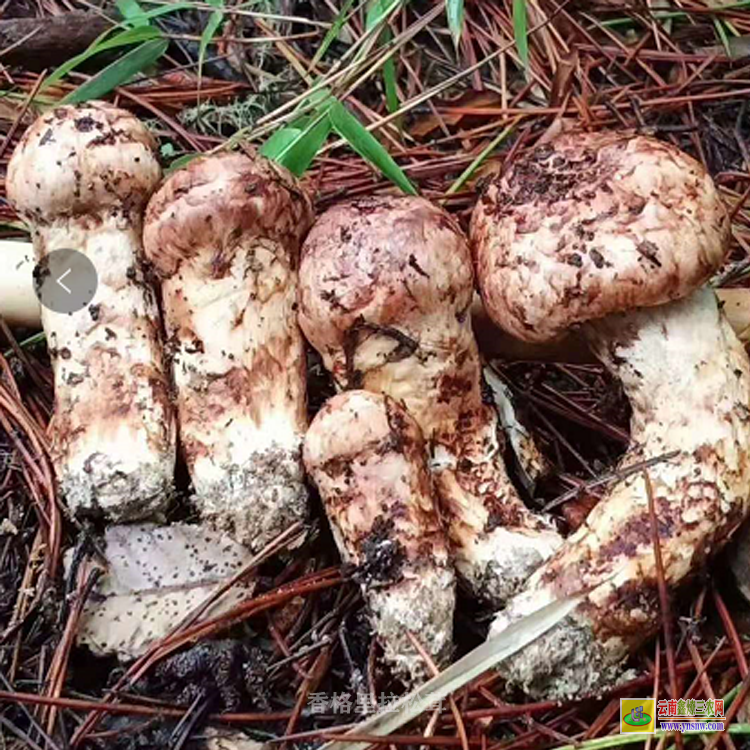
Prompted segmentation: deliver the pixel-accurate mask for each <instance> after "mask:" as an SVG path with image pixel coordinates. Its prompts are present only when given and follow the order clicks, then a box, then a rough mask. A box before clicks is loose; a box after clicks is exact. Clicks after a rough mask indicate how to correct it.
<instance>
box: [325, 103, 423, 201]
mask: <svg viewBox="0 0 750 750" xmlns="http://www.w3.org/2000/svg"><path fill="white" fill-rule="evenodd" d="M329 116H330V118H331V124H332V125H333V129H334V130H335V131H336V132H337V133H338V134H339V135H340V136H341V137H342V138H343V139H344V140H345V141H346V142H347V143H348V144H349V145H350V146H351V147H352V148H353V149H354V150H355V151H356V152H357V153H358V154H359V155H360V156H361V157H362V158H363V159H365V160H366V161H368V162H370V164H372V165H373V166H374V167H375V168H376V169H378V170H380V172H381V173H382V174H383V175H384V176H385V177H387V178H388V179H389V180H390V181H391V182H393V183H394V184H395V185H398V186H399V187H400V188H401V189H402V190H403V191H404V192H405V193H408V194H409V195H417V190H416V188H415V187H414V185H412V183H411V182H410V181H409V178H408V177H407V176H406V175H405V174H404V173H403V172H402V171H401V167H399V166H398V164H396V162H395V161H394V160H393V158H392V157H391V155H390V154H389V153H388V152H387V151H386V150H385V148H383V146H382V145H381V144H380V142H379V141H378V140H377V138H375V136H373V135H372V133H370V132H369V131H368V130H367V129H366V128H365V127H364V125H362V123H361V122H360V121H359V120H358V119H357V118H356V117H355V116H354V115H353V114H351V113H350V112H349V111H348V110H347V109H346V107H344V105H343V104H341V102H334V103H333V104H332V105H331V108H330V110H329Z"/></svg>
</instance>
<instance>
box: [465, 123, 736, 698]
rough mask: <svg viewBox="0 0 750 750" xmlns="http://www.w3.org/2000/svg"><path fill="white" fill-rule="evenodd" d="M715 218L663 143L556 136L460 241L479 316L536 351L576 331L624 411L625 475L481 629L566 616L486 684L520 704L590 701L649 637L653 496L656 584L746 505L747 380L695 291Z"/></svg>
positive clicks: (654, 614) (496, 194)
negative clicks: (516, 687) (558, 608)
mask: <svg viewBox="0 0 750 750" xmlns="http://www.w3.org/2000/svg"><path fill="white" fill-rule="evenodd" d="M728 237H729V221H728V218H727V215H726V213H725V212H724V209H723V207H722V204H721V200H720V198H719V195H718V193H717V190H716V188H715V186H714V184H713V182H712V181H711V178H710V177H709V176H708V174H707V173H706V172H705V170H704V169H703V168H702V166H701V165H700V164H698V162H696V161H694V160H693V159H692V158H690V157H689V156H687V155H686V154H684V153H682V152H681V151H679V150H678V149H676V148H675V147H674V146H671V145H669V144H666V143H662V142H660V141H657V140H654V139H651V138H646V137H640V136H633V135H629V134H615V133H598V134H568V135H564V136H562V137H560V138H558V139H556V140H554V141H553V142H551V143H550V144H549V145H546V146H543V147H541V148H538V149H536V150H535V151H533V152H531V154H530V155H529V156H528V157H526V158H524V159H522V160H520V161H518V162H517V163H516V164H515V165H514V166H513V167H512V168H511V169H510V170H509V171H508V173H507V174H505V175H504V176H502V177H500V178H498V179H496V180H495V181H494V182H492V183H491V184H490V185H489V186H488V187H487V189H486V191H485V192H484V194H483V196H482V197H481V199H480V201H479V203H478V204H477V206H476V209H475V212H474V216H473V220H472V228H471V241H472V244H473V250H474V253H475V258H476V265H477V269H478V278H479V286H480V290H481V293H482V297H483V300H484V303H485V306H486V308H487V311H488V314H489V315H490V316H491V318H492V319H493V320H494V322H495V323H496V324H497V325H499V326H500V327H501V328H503V329H504V330H506V331H508V332H509V333H512V334H513V335H514V336H517V337H519V338H522V339H525V340H527V341H534V342H543V341H547V340H550V339H553V338H554V337H556V336H558V335H559V334H561V333H563V332H564V331H566V330H567V329H569V328H570V327H571V326H574V325H578V326H580V330H581V332H582V333H583V334H584V335H585V336H586V338H587V339H588V341H589V344H590V346H591V347H592V350H593V351H594V353H595V354H596V355H597V357H598V358H599V359H600V360H601V362H602V363H603V364H604V365H605V366H606V367H607V369H608V370H609V371H610V372H611V373H612V374H613V375H615V376H616V377H618V378H619V379H620V381H621V382H622V384H623V388H624V390H625V393H626V395H627V396H628V398H629V399H630V403H631V406H632V410H633V415H632V420H631V444H630V447H629V449H628V451H627V452H626V454H625V456H624V457H623V458H622V461H621V464H620V467H621V468H623V469H625V468H628V467H634V466H637V465H639V464H641V463H642V462H643V461H647V460H650V459H658V458H659V457H662V459H663V460H661V462H659V463H657V464H656V465H653V466H651V467H650V468H648V469H647V470H645V469H644V470H643V471H635V472H632V473H629V474H627V475H626V476H625V478H623V479H620V480H618V481H617V482H616V483H615V484H613V485H612V486H611V487H610V489H609V491H608V493H607V494H606V495H605V497H604V498H603V499H602V500H601V501H600V502H599V504H598V505H597V506H596V507H595V508H594V509H593V510H592V511H591V513H590V514H589V516H588V518H587V519H586V522H585V523H584V524H583V525H582V526H581V527H580V528H579V529H578V530H577V531H576V532H575V533H574V534H573V535H572V536H571V537H570V538H569V539H567V540H566V542H565V544H564V545H563V546H562V547H561V548H560V549H559V550H558V551H557V553H556V554H555V555H554V556H553V557H552V558H551V559H549V560H548V561H547V562H546V563H544V564H543V565H542V566H541V567H540V568H539V569H538V570H537V571H536V572H535V573H534V575H533V576H532V577H531V578H530V579H529V581H528V583H527V585H526V586H525V587H524V589H523V591H521V592H520V593H519V594H518V595H517V596H515V597H514V598H513V599H512V600H511V601H510V603H509V605H508V607H507V609H506V610H505V611H503V612H502V613H500V614H499V615H498V616H497V619H496V621H495V623H494V625H493V628H492V633H494V634H497V633H499V632H501V631H502V630H503V629H504V628H505V627H507V626H508V624H509V623H511V622H513V621H515V620H517V619H518V618H520V617H522V616H523V615H524V614H525V613H528V612H530V611H532V610H535V609H537V608H538V607H540V606H543V605H544V604H546V603H548V602H549V601H551V600H554V599H556V598H559V597H563V596H565V595H568V594H572V593H573V592H582V591H586V592H588V593H587V596H586V598H585V600H584V603H583V604H582V605H581V606H580V607H579V608H578V609H577V610H576V611H575V612H574V613H573V614H572V615H570V616H569V617H568V618H567V619H566V620H565V621H563V623H561V624H560V625H558V626H557V627H555V628H554V629H553V630H551V631H550V632H549V633H548V634H546V635H545V636H543V637H542V638H541V639H539V640H538V641H537V642H535V643H534V644H532V645H531V646H529V647H527V648H526V649H525V650H524V651H523V652H522V653H520V654H518V655H517V656H515V657H513V658H511V659H510V660H508V661H507V662H505V663H504V664H503V665H501V671H502V672H503V673H504V675H505V676H506V677H507V678H508V679H509V680H510V681H511V682H514V683H517V684H520V685H521V686H522V687H523V688H524V689H525V690H527V691H528V692H529V693H531V694H533V695H539V696H541V695H543V696H546V697H549V698H563V697H568V696H574V695H580V694H585V693H592V692H596V691H599V690H602V689H604V688H607V687H610V686H611V684H612V683H613V682H614V681H616V680H617V679H618V678H619V677H620V676H621V664H622V662H623V660H624V659H625V657H626V656H627V655H628V654H629V653H631V652H632V651H633V650H634V649H635V648H636V647H637V646H638V645H639V644H641V643H642V642H643V640H644V639H645V638H647V637H648V636H649V635H650V634H652V633H653V632H654V631H655V630H656V629H657V627H658V623H659V613H660V607H659V601H658V590H657V581H658V578H657V567H656V555H655V550H654V541H653V538H652V515H651V512H650V509H649V498H652V499H653V505H654V508H655V519H656V523H657V528H658V540H659V547H660V549H661V557H662V559H663V567H664V580H665V581H666V584H667V585H668V586H669V587H671V588H674V587H676V586H677V585H678V584H680V583H681V582H683V581H684V580H685V579H686V578H687V577H688V576H689V575H690V574H693V573H695V572H696V571H697V570H699V569H700V567H701V566H703V565H704V563H705V561H706V559H707V557H708V556H709V555H711V554H712V553H714V552H715V551H716V550H717V549H719V548H720V547H721V545H722V544H723V543H724V542H725V541H726V540H727V538H728V537H729V536H730V534H731V533H732V531H733V530H734V529H735V528H736V527H737V526H738V525H739V523H740V522H741V521H742V519H743V518H744V516H745V514H746V511H747V509H748V492H749V488H750V460H749V459H750V412H749V411H748V404H750V367H749V365H748V358H747V355H746V354H745V351H744V348H743V346H742V345H741V343H740V342H739V341H738V339H737V337H736V336H735V334H734V332H733V331H732V329H731V327H730V326H729V324H728V322H727V321H726V319H725V318H724V316H723V315H722V313H721V311H720V309H719V305H718V304H717V299H716V295H715V294H714V292H713V291H711V290H710V289H699V287H700V286H701V284H703V282H705V281H706V280H707V279H708V278H709V277H710V276H711V275H712V274H713V273H714V272H715V271H716V269H717V268H718V266H719V265H720V264H721V263H722V261H723V259H724V256H725V253H726V250H727V246H728Z"/></svg>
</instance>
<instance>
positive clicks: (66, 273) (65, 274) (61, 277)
mask: <svg viewBox="0 0 750 750" xmlns="http://www.w3.org/2000/svg"><path fill="white" fill-rule="evenodd" d="M69 273H70V269H68V270H67V271H66V272H65V273H64V274H63V275H62V276H60V278H59V279H58V280H57V283H58V284H59V285H60V286H61V287H62V288H63V289H64V290H65V291H66V292H67V293H68V294H70V293H71V291H70V289H68V287H66V286H65V284H63V283H62V281H63V279H64V278H65V277H66V276H67V275H68V274H69Z"/></svg>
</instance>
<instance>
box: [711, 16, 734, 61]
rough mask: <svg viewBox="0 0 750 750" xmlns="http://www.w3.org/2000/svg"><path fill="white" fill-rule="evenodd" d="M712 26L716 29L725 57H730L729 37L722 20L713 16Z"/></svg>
mask: <svg viewBox="0 0 750 750" xmlns="http://www.w3.org/2000/svg"><path fill="white" fill-rule="evenodd" d="M714 28H715V29H716V33H717V35H718V36H719V39H721V44H722V46H723V47H724V51H725V52H726V53H727V57H731V56H732V49H731V47H730V46H729V37H728V36H727V32H726V29H725V27H724V22H723V21H722V20H721V19H720V18H714Z"/></svg>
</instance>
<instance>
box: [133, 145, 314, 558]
mask: <svg viewBox="0 0 750 750" xmlns="http://www.w3.org/2000/svg"><path fill="white" fill-rule="evenodd" d="M311 222H312V205H311V201H310V199H309V198H308V196H307V195H306V193H305V192H304V191H303V190H302V189H301V187H300V186H299V185H298V183H297V182H296V180H295V179H294V178H293V177H292V175H291V174H289V173H288V172H287V171H286V170H283V169H282V168H280V167H277V166H275V165H274V164H272V163H271V162H269V161H267V160H265V159H262V158H250V157H248V156H245V155H244V154H241V153H225V154H219V155H216V156H211V157H207V158H201V159H197V160H195V161H192V162H191V163H190V164H189V165H188V166H187V167H186V168H184V169H181V170H179V171H177V172H175V173H174V174H173V175H172V176H171V177H170V178H169V179H168V180H167V181H166V182H165V183H164V184H163V185H162V187H161V188H160V189H159V191H158V192H157V193H156V194H155V195H154V197H153V198H152V199H151V202H150V203H149V206H148V210H147V214H146V224H145V229H144V246H145V249H146V253H147V256H148V258H149V259H150V260H151V262H152V263H153V266H154V269H155V271H156V273H157V274H158V276H159V277H160V279H161V282H162V283H161V291H162V302H163V306H164V315H165V319H166V326H167V331H168V337H169V341H170V344H171V346H172V348H173V352H172V373H173V378H174V382H175V386H176V389H177V414H178V422H179V428H180V440H181V443H182V448H183V451H184V454H185V458H186V461H187V465H188V470H189V472H190V476H191V479H192V481H193V485H194V488H195V499H196V504H197V506H198V509H199V511H200V513H201V516H202V517H203V518H206V519H209V520H210V521H212V522H213V523H214V524H215V525H216V526H217V527H218V528H220V529H222V530H224V531H226V532H228V533H230V534H231V535H232V536H233V537H234V538H236V539H237V541H239V542H241V543H243V544H246V545H248V546H249V547H250V548H251V549H254V550H260V549H262V548H263V547H264V546H265V545H266V544H268V542H269V541H271V540H272V539H273V538H274V537H275V536H277V535H278V534H279V533H280V532H281V531H283V530H284V529H286V528H287V527H288V526H289V525H291V524H292V523H294V522H295V521H299V520H302V519H304V518H305V517H306V514H307V491H306V488H305V484H304V472H303V467H302V440H303V438H304V434H305V430H306V428H307V403H306V387H305V350H304V342H303V339H302V334H301V332H300V330H299V328H298V327H297V320H296V295H297V258H298V253H299V244H300V241H301V238H302V236H303V235H304V234H305V232H306V231H307V228H308V227H309V226H310V224H311Z"/></svg>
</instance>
